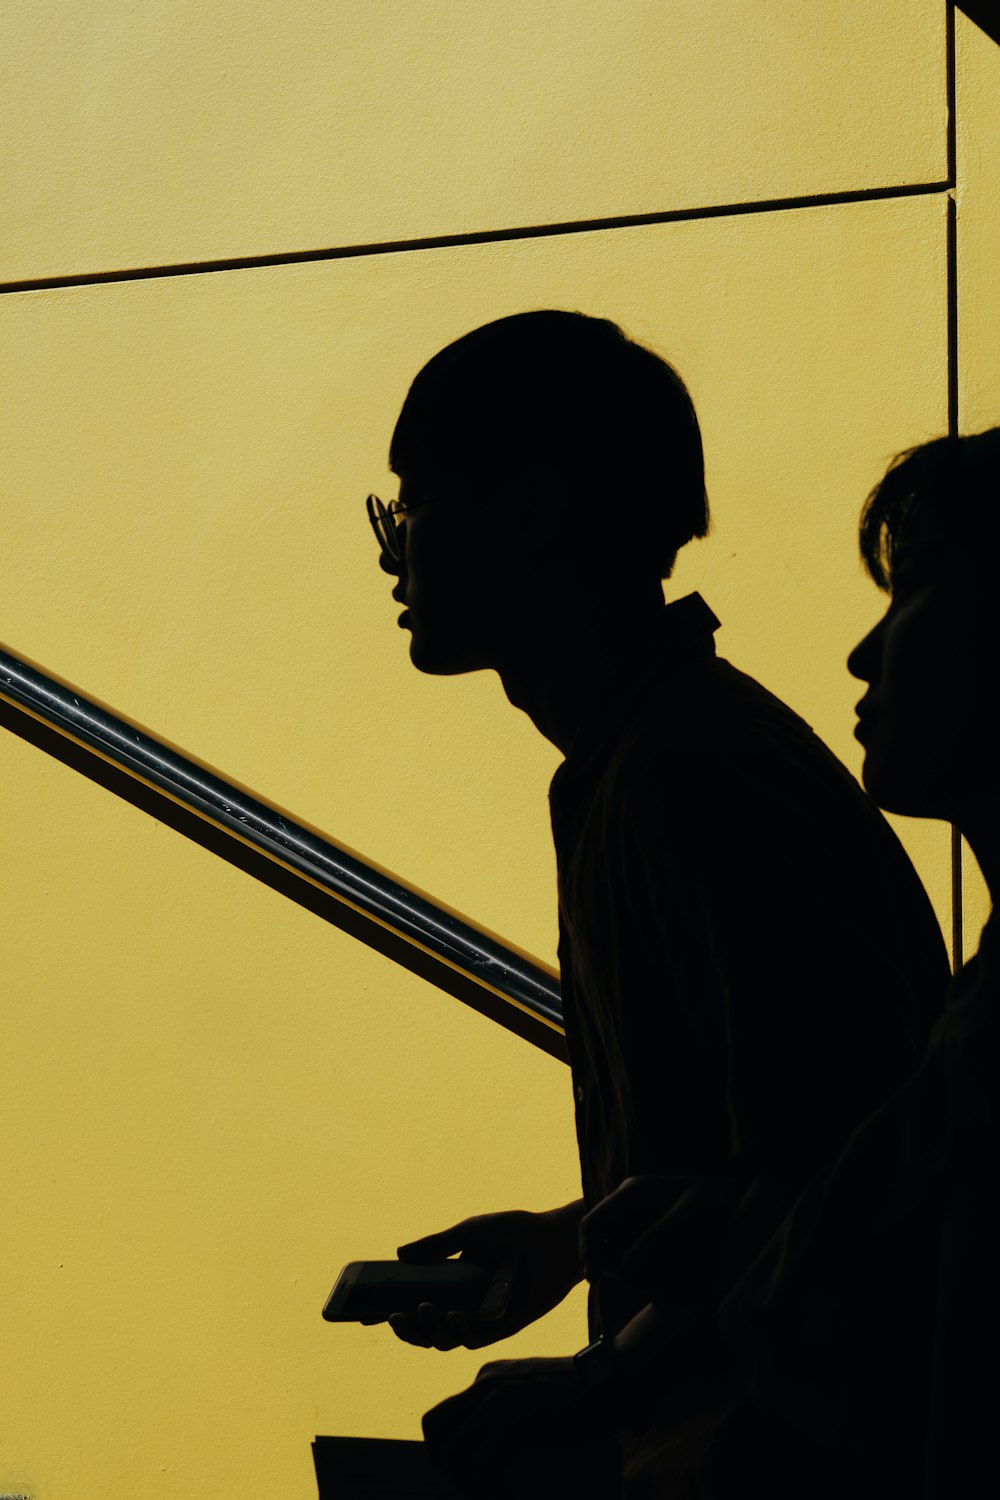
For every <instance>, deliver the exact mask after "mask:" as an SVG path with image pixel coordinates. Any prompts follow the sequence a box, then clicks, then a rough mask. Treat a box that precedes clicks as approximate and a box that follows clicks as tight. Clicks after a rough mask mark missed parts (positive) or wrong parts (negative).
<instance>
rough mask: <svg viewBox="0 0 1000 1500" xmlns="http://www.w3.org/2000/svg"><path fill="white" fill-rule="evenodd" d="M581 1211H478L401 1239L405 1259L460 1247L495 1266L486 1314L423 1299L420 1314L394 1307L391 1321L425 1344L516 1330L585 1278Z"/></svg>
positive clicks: (476, 1342)
mask: <svg viewBox="0 0 1000 1500" xmlns="http://www.w3.org/2000/svg"><path fill="white" fill-rule="evenodd" d="M581 1212H582V1205H581V1204H578V1203H571V1204H568V1205H567V1206H566V1207H565V1208H557V1209H552V1210H551V1211H550V1212H549V1213H543V1214H533V1213H525V1212H520V1211H516V1210H515V1211H513V1212H510V1213H499V1214H481V1215H479V1216H478V1217H477V1218H472V1219H463V1221H462V1222H461V1224H455V1225H454V1226H453V1227H452V1228H451V1229H445V1230H442V1231H441V1233H440V1234H429V1235H427V1236H426V1237H425V1238H424V1239H421V1240H413V1241H412V1242H411V1243H410V1244H408V1245H400V1247H399V1250H398V1251H397V1254H398V1255H399V1258H400V1260H406V1261H412V1262H417V1263H424V1262H427V1261H435V1260H442V1259H447V1258H448V1257H449V1256H451V1255H454V1254H456V1253H459V1254H460V1257H461V1259H463V1260H470V1261H473V1262H474V1263H475V1264H476V1265H480V1266H488V1267H490V1268H491V1269H492V1270H494V1272H495V1276H494V1281H493V1285H492V1286H491V1287H490V1289H489V1290H488V1291H487V1293H486V1297H485V1299H484V1302H483V1312H482V1314H481V1315H477V1314H476V1313H460V1312H454V1311H452V1312H449V1311H447V1310H446V1309H443V1308H440V1307H436V1306H435V1305H434V1304H433V1303H430V1302H424V1303H422V1304H421V1306H420V1307H419V1308H418V1310H417V1311H416V1312H415V1313H393V1314H392V1316H391V1317H390V1319H389V1327H390V1328H391V1329H392V1331H393V1333H395V1334H396V1336H397V1337H398V1338H400V1339H402V1340H403V1341H404V1342H405V1343H407V1344H418V1345H420V1346H421V1347H422V1348H424V1349H455V1348H457V1347H458V1346H459V1345H463V1346H464V1347H465V1348H466V1349H481V1348H482V1347H483V1346H484V1345H485V1344H494V1343H497V1342H498V1341H499V1340H500V1339H505V1338H508V1337H509V1336H510V1335H511V1334H512V1333H517V1331H518V1330H519V1329H521V1328H524V1327H526V1326H527V1324H529V1323H533V1322H534V1321H535V1319H536V1318H540V1317H541V1316H542V1315H543V1313H547V1312H548V1311H549V1310H550V1309H551V1308H553V1307H555V1306H556V1304H557V1303H559V1302H561V1301H562V1299H563V1298H564V1297H565V1296H566V1295H567V1294H568V1293H569V1292H570V1291H571V1290H572V1288H573V1287H574V1286H575V1285H576V1283H577V1282H578V1281H579V1280H580V1278H581V1276H582V1274H583V1272H582V1269H581V1266H580V1258H579V1253H578V1248H577V1244H578V1226H579V1221H580V1214H581ZM505 1282H506V1286H504V1283H505Z"/></svg>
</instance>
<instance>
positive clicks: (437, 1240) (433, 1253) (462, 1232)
mask: <svg viewBox="0 0 1000 1500" xmlns="http://www.w3.org/2000/svg"><path fill="white" fill-rule="evenodd" d="M473 1238H474V1236H473ZM469 1242H470V1236H469V1234H468V1226H467V1223H466V1222H465V1221H464V1220H463V1222H462V1223H461V1224H453V1225H452V1226H451V1228H450V1229H442V1230H440V1231H439V1232H438V1233H437V1234H426V1235H424V1237H423V1238H422V1239H419V1240H410V1241H409V1242H408V1244H405V1245H400V1246H399V1249H398V1250H397V1251H396V1254H397V1255H398V1256H399V1259H400V1260H406V1261H411V1262H413V1263H414V1264H416V1265H424V1264H426V1263H427V1262H428V1261H434V1260H447V1259H448V1257H449V1256H450V1255H455V1254H456V1253H457V1252H458V1251H459V1250H466V1249H468V1246H469Z"/></svg>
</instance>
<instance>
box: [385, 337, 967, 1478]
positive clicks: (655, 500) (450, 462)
mask: <svg viewBox="0 0 1000 1500" xmlns="http://www.w3.org/2000/svg"><path fill="white" fill-rule="evenodd" d="M390 466H391V468H392V470H393V471H394V473H395V474H396V475H397V476H398V480H399V498H398V501H397V502H396V503H394V504H392V505H390V506H388V507H386V506H384V505H382V503H381V502H377V501H375V499H374V497H372V499H371V500H370V502H369V511H370V514H371V516H372V520H373V523H374V524H375V527H376V531H377V533H378V535H379V540H380V543H381V547H382V566H383V568H384V569H385V570H386V571H387V572H389V573H391V574H392V575H394V576H395V578H396V579H397V582H396V585H395V587H394V589H393V597H394V598H395V599H397V600H398V601H399V602H400V603H401V604H403V605H404V606H405V612H404V613H403V615H402V616H401V624H402V625H403V626H404V628H405V629H407V630H408V632H409V635H410V654H411V658H412V661H413V663H414V665H415V666H416V667H417V668H418V669H419V670H420V671H422V672H426V673H431V674H441V675H448V674H454V673H462V672H473V671H486V670H490V671H495V672H497V673H498V674H499V676H500V679H501V681H502V684H503V688H504V691H505V693H506V695H507V697H508V699H509V700H510V702H511V703H512V704H513V705H514V706H515V707H517V708H519V709H521V710H522V711H523V712H525V713H526V714H528V716H529V717H530V718H531V720H532V722H533V723H534V725H535V726H536V728H537V729H538V730H539V732H540V733H541V734H543V735H544V736H545V737H546V738H547V739H548V740H550V741H551V742H552V743H553V744H554V745H555V746H556V747H557V748H558V749H559V750H560V752H561V753H562V755H563V756H564V761H563V763H562V764H561V765H560V767H559V769H558V771H557V772H556V775H555V777H554V780H553V782H552V786H551V792H550V805H551V816H552V830H553V837H554V840H555V848H556V855H557V863H558V887H559V888H558V902H559V929H560V943H559V961H560V971H561V982H562V994H563V1008H564V1016H565V1027H566V1037H567V1044H568V1049H569V1055H570V1061H571V1066H572V1089H573V1099H574V1105H575V1110H576V1124H577V1135H578V1141H579V1151H580V1167H581V1178H582V1192H581V1196H580V1198H579V1199H577V1200H576V1201H574V1202H572V1203H569V1204H566V1205H563V1206H559V1207H555V1208H553V1209H551V1210H550V1211H548V1212H546V1213H529V1212H523V1211H510V1212H488V1213H485V1214H481V1215H479V1216H477V1217H474V1218H470V1219H467V1220H465V1221H464V1222H462V1223H460V1224H457V1225H455V1226H453V1227H451V1228H448V1229H445V1230H443V1231H440V1232H435V1233H431V1234H428V1235H426V1236H424V1237H423V1238H421V1239H418V1240H414V1241H411V1242H410V1243H409V1244H407V1245H404V1246H402V1247H401V1248H400V1251H399V1254H400V1256H401V1258H403V1259H407V1260H433V1259H440V1258H443V1257H446V1256H451V1255H453V1254H462V1255H464V1256H466V1257H468V1258H469V1259H471V1260H474V1261H476V1262H479V1263H481V1264H485V1265H490V1266H498V1267H499V1266H501V1265H505V1264H507V1263H509V1262H510V1261H512V1260H513V1261H514V1262H515V1264H516V1274H515V1277H514V1283H513V1288H512V1292H511V1295H510V1299H509V1302H508V1304H507V1307H506V1311H505V1312H504V1314H503V1315H502V1316H501V1317H500V1318H498V1319H494V1320H491V1321H486V1320H480V1321H477V1320H476V1319H475V1318H470V1317H468V1316H465V1315H461V1314H458V1313H453V1312H452V1313H449V1312H448V1311H447V1310H446V1309H441V1308H436V1307H433V1306H431V1305H424V1306H423V1307H422V1308H421V1309H420V1311H419V1312H418V1313H416V1314H411V1315H402V1314H400V1315H395V1316H393V1318H392V1319H391V1320H390V1321H391V1324H392V1327H393V1329H394V1331H395V1332H396V1334H397V1335H398V1336H399V1337H400V1338H402V1339H404V1340H406V1341H407V1342H409V1343H412V1344H419V1345H425V1346H428V1347H434V1348H437V1349H450V1348H454V1347H456V1346H458V1345H464V1346H466V1347H470V1348H478V1347H482V1346H485V1345H487V1344H492V1343H495V1342H497V1341H499V1340H501V1339H503V1338H506V1337H507V1336H508V1335H509V1334H511V1333H514V1332H515V1331H517V1330H518V1329H520V1328H522V1327H524V1326H525V1325H526V1324H528V1323H530V1322H532V1321H534V1320H535V1319H537V1318H539V1317H541V1316H542V1315H543V1314H544V1313H546V1312H548V1311H549V1309H550V1308H552V1307H554V1306H555V1305H556V1304H557V1303H558V1302H560V1301H561V1300H562V1299H563V1298H564V1297H565V1296H566V1295H567V1293H568V1292H569V1291H570V1290H571V1288H572V1287H573V1286H575V1285H576V1284H577V1283H578V1282H579V1281H580V1280H581V1279H582V1277H583V1276H584V1275H585V1273H586V1274H588V1275H589V1277H590V1280H591V1298H590V1335H591V1343H590V1344H589V1345H588V1347H587V1348H586V1349H585V1350H582V1351H581V1352H580V1354H579V1355H577V1356H576V1358H575V1359H574V1358H571V1357H567V1358H554V1359H551V1360H508V1361H499V1362H495V1363H493V1364H491V1365H489V1366H487V1367H486V1369H485V1370H484V1372H481V1375H480V1378H479V1379H477V1381H476V1383H475V1384H474V1385H473V1386H472V1387H471V1388H470V1389H469V1390H468V1391H465V1392H463V1393H461V1394H460V1395H458V1396H456V1397H453V1398H450V1400H449V1401H447V1402H445V1403H443V1404H442V1405H441V1406H440V1407H438V1408H436V1409H435V1410H434V1411H432V1412H430V1413H428V1415H427V1417H426V1418H425V1434H426V1436H427V1439H428V1441H429V1443H431V1445H432V1447H433V1450H434V1452H435V1453H436V1455H437V1456H438V1457H439V1459H440V1460H441V1461H442V1462H443V1463H444V1464H446V1465H447V1466H448V1467H450V1468H451V1469H452V1470H453V1471H454V1472H456V1473H459V1474H463V1473H464V1474H467V1475H474V1476H479V1478H480V1479H481V1478H482V1476H483V1475H485V1474H487V1473H489V1474H490V1475H492V1476H494V1478H495V1476H496V1475H498V1474H500V1473H502V1471H503V1465H504V1464H505V1463H506V1462H507V1461H508V1460H509V1459H510V1458H511V1457H512V1455H517V1454H520V1455H522V1456H523V1455H525V1454H527V1455H530V1454H532V1453H537V1454H540V1453H542V1452H544V1451H548V1452H549V1454H550V1455H551V1454H552V1453H555V1454H556V1455H557V1456H558V1455H559V1454H560V1453H561V1454H562V1455H563V1456H564V1457H565V1461H566V1463H567V1465H569V1464H570V1463H571V1462H572V1461H573V1459H574V1455H576V1459H577V1460H578V1459H579V1455H580V1454H581V1453H584V1452H589V1453H591V1454H593V1453H594V1452H595V1451H596V1450H595V1446H594V1445H595V1444H598V1445H599V1444H603V1445H604V1446H603V1449H602V1450H601V1451H602V1452H603V1454H604V1455H605V1457H606V1456H607V1455H608V1454H614V1453H616V1452H617V1447H616V1445H617V1443H618V1442H619V1441H621V1440H622V1435H623V1434H624V1435H625V1437H624V1444H625V1450H626V1466H627V1464H628V1461H629V1460H628V1453H629V1451H630V1444H633V1445H634V1443H635V1442H636V1441H639V1439H637V1438H636V1436H635V1435H636V1434H639V1435H640V1437H641V1433H642V1429H643V1427H644V1425H648V1424H649V1423H650V1422H652V1421H653V1420H654V1413H655V1373H654V1372H653V1370H652V1367H651V1366H650V1365H649V1362H648V1357H647V1358H646V1360H645V1362H644V1355H643V1350H644V1349H648V1348H650V1347H653V1345H655V1339H652V1342H651V1330H652V1329H653V1328H654V1326H655V1323H656V1319H657V1308H658V1307H663V1306H669V1308H670V1309H671V1313H672V1315H675V1314H676V1313H677V1311H678V1310H683V1309H684V1308H685V1307H687V1308H689V1309H690V1310H691V1312H692V1317H694V1316H695V1314H696V1313H697V1312H698V1311H699V1310H700V1309H702V1308H704V1307H705V1306H707V1305H708V1304H709V1303H710V1301H711V1299H712V1296H713V1289H714V1288H715V1287H716V1286H717V1285H718V1284H719V1283H720V1281H721V1282H723V1283H729V1282H732V1281H733V1280H735V1278H736V1277H737V1275H738V1274H739V1273H740V1271H741V1270H742V1269H743V1268H744V1267H745V1266H747V1265H748V1264H749V1263H750V1261H751V1260H752V1259H753V1257H754V1256H755V1255H756V1253H757V1252H758V1251H759V1250H760V1248H761V1246H762V1245H763V1244H764V1243H765V1242H766V1241H767V1240H768V1238H769V1237H770V1235H771V1234H772V1233H773V1232H774V1230H775V1228H776V1227H777V1225H778V1224H779V1223H780V1221H781V1220H782V1218H783V1217H784V1215H785V1213H786V1212H787V1210H788V1208H789V1206H790V1205H791V1203H792V1202H793V1200H794V1199H795V1198H796V1196H797V1195H798V1193H799V1192H800V1191H801V1189H802V1186H803V1184H804V1183H805V1181H806V1180H807V1179H808V1178H809V1177H810V1176H811V1175H812V1174H813V1173H814V1172H815V1171H816V1170H817V1168H818V1167H820V1166H822V1165H823V1164H824V1163H826V1162H827V1161H829V1160H830V1159H831V1157H832V1156H833V1155H834V1153H835V1152H836V1150H837V1149H838V1147H839V1145H840V1143H841V1142H842V1141H843V1140H844V1139H845V1138H846V1137H847V1136H848V1134H849V1133H850V1131H851V1130H852V1129H853V1128H854V1127H855V1126H856V1125H857V1124H858V1123H859V1121H861V1120H862V1119H863V1118H864V1117H865V1116H866V1115H867V1114H869V1112H870V1111H871V1110H872V1109H873V1108H874V1107H875V1106H876V1105H878V1104H879V1103H880V1101H881V1100H882V1099H884V1098H885V1097H886V1095H887V1094H888V1093H889V1092H890V1091H891V1090H892V1089H893V1088H894V1087H895V1086H896V1085H897V1084H899V1083H900V1082H901V1081H902V1080H903V1078H904V1077H905V1076H906V1075H907V1074H908V1073H909V1072H910V1071H911V1070H912V1069H913V1067H914V1066H915V1064H916V1062H917V1060H918V1058H919V1057H920V1055H921V1053H922V1051H923V1048H924V1046H925V1043H926V1040H927V1036H928V1033H929V1030H930V1027H931V1025H932V1024H933V1022H934V1020H935V1018H936V1016H937V1014H938V1011H939V1008H940V1000H941V996H942V994H943V991H944V988H945V984H946V982H947V964H946V957H945V952H944V947H943V944H942V941H941V936H940V933H939V931H938V928H937V924H936V921H935V919H934V916H933V914H932V911H931V908H930V905H929V903H928V901H927V898H926V896H925V894H924V892H923V889H922V888H921V886H920V884H919V882H918V880H917V878H916V876H915V874H914V872H913V870H912V867H911V866H910V864H909V861H908V859H907V857H906V855H905V854H904V852H903V850H902V848H901V846H900V844H899V843H898V841H897V839H896V837H895V835H894V834H893V833H892V831H891V830H890V828H889V826H888V824H887V823H886V822H885V820H884V819H883V817H882V815H881V814H880V813H879V812H878V811H877V809H876V808H875V807H874V805H873V804H872V803H871V802H870V801H869V800H868V798H867V797H866V796H865V794H864V793H863V792H862V790H861V789H860V787H859V786H858V785H857V783H856V782H855V781H854V779H853V778H852V777H851V776H850V775H849V773H848V772H847V771H846V770H845V769H844V767H843V766H842V765H841V764H840V763H839V762H838V761H837V760H836V758H835V757H834V756H833V755H832V753H831V752H830V751H829V750H828V749H827V748H826V747H825V746H824V745H823V744H822V743H821V741H820V740H819V739H818V738H817V737H816V735H815V734H814V733H813V732H812V730H811V729H810V728H809V727H808V725H806V724H805V723H804V722H803V721H802V720H801V719H800V718H798V717H797V716H796V715H795V714H794V713H793V712H792V711H791V710H790V709H789V708H788V707H786V706H785V705H784V704H783V703H782V702H780V701H779V700H778V699H777V698H775V697H774V696H773V695H772V694H771V693H769V692H768V691H767V690H766V689H765V688H764V687H762V686H761V685H760V684H759V683H757V682H756V681H754V680H753V679H752V678H751V677H748V676H747V675H746V674H744V673H742V672H740V671H739V670H737V669H736V668H735V667H734V666H731V665H730V664H729V663H728V662H726V661H724V660H722V659H720V658H719V657H718V656H717V654H716V651H715V642H714V636H715V632H716V630H717V628H718V623H719V622H718V620H717V619H716V617H715V615H714V614H713V613H712V611H711V609H710V608H709V606H708V605H707V604H706V603H705V602H704V601H703V600H702V599H701V598H700V597H699V596H697V595H690V596H688V597H686V598H682V599H678V600H674V601H672V602H670V603H665V602H664V592H663V587H662V580H664V579H669V577H670V575H671V572H672V570H673V566H674V562H675V558H676V555H677V552H678V550H679V549H680V548H681V547H683V546H684V545H685V544H686V543H688V542H689V541H691V540H692V539H694V538H697V537H702V536H704V535H705V534H706V532H707V530H708V524H709V516H708V506H707V500H706V494H705V482H704V467H703V457H702V444H701V437H700V433H699V428H698V423H697V419H696V416H695V411H694V407H693V405H692V402H691V399H690V397H689V395H688V392H687V390H686V389H685V386H684V384H683V382H682V381H681V379H680V377H679V376H678V375H677V373H676V372H675V371H674V370H673V369H672V368H671V367H670V366H669V365H668V364H667V363H666V362H665V361H664V360H663V359H661V358H660V357H659V356H658V355H656V354H655V353H653V352H651V351H650V350H648V349H646V348H643V347H642V346H640V345H638V344H636V343H634V342H633V341H631V340H630V339H629V338H627V337H626V335H625V334H624V333H623V332H622V331H621V329H619V328H618V327H617V326H616V325H615V324H613V323H611V322H608V321H605V320H602V319H597V318H590V317H585V316H583V315H581V314H577V313H571V312H562V311H540V312H531V313H524V314H520V315H517V316H514V317H509V318H503V319H501V320H499V321H498V322H495V323H490V324H487V325H486V326H485V327H482V328H478V329H476V330H475V331H473V332H472V333H470V334H468V335H466V336H465V337H464V338H461V339H459V340H458V341H457V342H456V343H453V344H451V345H450V346H449V347H448V348H446V349H444V350H442V351H441V352H440V353H439V354H437V355H436V356H435V357H434V358H433V359H432V360H431V361H430V362H429V363H428V364H427V365H426V366H425V368H424V369H423V370H422V371H421V372H420V373H419V374H418V375H417V377H416V379H415V380H414V382H413V385H412V387H411V389H410V391H409V394H408V396H407V398H406V401H405V404H404V406H403V409H402V412H401V414H400V416H399V420H398V422H397V424H396V429H395V432H394V434H393V437H392V444H391V449H390ZM746 587H747V588H748V589H749V590H752V589H753V587H754V579H753V578H752V577H748V578H747V580H746ZM761 607H762V608H763V607H766V606H765V605H764V604H763V602H762V606H761ZM787 628H788V630H789V631H790V632H791V631H794V632H802V633H803V634H805V633H806V629H807V626H806V622H802V621H798V620H789V621H788V622H787ZM469 733H470V735H474V734H475V728H474V726H471V725H470V727H469ZM568 1102H569V1101H568V1100H567V1103H568ZM540 1147H541V1149H544V1145H543V1143H540ZM637 1179H638V1180H637ZM653 1179H655V1180H653ZM664 1179H668V1180H667V1181H664ZM623 1185H626V1186H624V1187H623ZM616 1190H619V1197H618V1203H617V1209H616V1211H615V1212H614V1213H611V1214H608V1213H607V1211H605V1213H604V1215H603V1216H602V1220H601V1222H602V1224H603V1225H604V1229H603V1230H602V1234H601V1236H599V1237H597V1238H595V1237H594V1236H593V1235H591V1236H590V1238H589V1239H588V1237H587V1235H586V1232H585V1233H584V1236H583V1243H584V1244H585V1245H586V1246H587V1264H586V1265H585V1264H584V1258H583V1255H582V1252H581V1223H582V1221H583V1220H584V1217H585V1215H586V1214H587V1213H588V1211H590V1210H593V1209H595V1208H596V1206H597V1205H598V1204H601V1203H602V1201H604V1200H607V1199H608V1198H609V1195H612V1194H615V1193H616ZM485 1192H486V1189H485V1188H484V1193H485ZM470 1206H471V1207H474V1208H478V1207H480V1205H478V1204H475V1205H470ZM482 1206H483V1207H488V1206H489V1205H488V1204H484V1205H482ZM669 1210H674V1211H675V1213H676V1215H677V1216H678V1218H679V1217H683V1218H684V1221H685V1224H686V1226H687V1229H686V1233H685V1234H684V1235H683V1236H681V1235H675V1237H674V1247H675V1248H674V1254H673V1259H672V1260H670V1261H669V1262H668V1263H666V1264H665V1263H664V1261H663V1257H662V1256H660V1255H657V1256H654V1257H649V1258H647V1260H646V1262H645V1263H644V1261H643V1256H642V1254H641V1243H642V1239H641V1237H642V1233H643V1230H644V1228H645V1227H646V1226H647V1225H652V1224H654V1223H655V1222H656V1221H657V1220H661V1219H662V1217H663V1215H664V1214H665V1213H666V1212H668V1211H669ZM637 1246H638V1249H636V1247H637ZM626 1251H628V1253H626ZM709 1373H710V1372H709ZM630 1435H631V1436H630ZM590 1472H591V1474H592V1475H594V1474H598V1473H600V1474H601V1475H602V1476H604V1477H602V1478H601V1480H600V1486H603V1490H604V1492H606V1493H616V1492H617V1489H618V1480H617V1478H616V1477H615V1462H614V1461H612V1460H609V1461H608V1463H607V1464H606V1465H604V1466H603V1467H602V1466H601V1465H595V1466H593V1467H592V1468H591V1470H590ZM596 1483H597V1481H595V1484H596Z"/></svg>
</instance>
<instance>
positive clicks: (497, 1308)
mask: <svg viewBox="0 0 1000 1500" xmlns="http://www.w3.org/2000/svg"><path fill="white" fill-rule="evenodd" d="M518 1266H519V1262H518V1261H517V1260H516V1259H515V1258H513V1257H511V1258H509V1259H507V1260H503V1261H501V1262H500V1264H499V1265H498V1266H497V1268H496V1270H495V1271H494V1273H493V1279H492V1281H491V1282H490V1284H489V1286H488V1287H487V1288H486V1295H485V1296H484V1297H483V1300H482V1302H481V1303H480V1304H479V1307H478V1308H477V1309H476V1311H475V1312H474V1313H470V1314H469V1322H470V1323H472V1322H474V1323H493V1322H496V1320H497V1319H498V1318H502V1317H503V1315H504V1313H505V1312H506V1311H507V1308H508V1306H509V1305H510V1298H511V1293H512V1291H513V1289H514V1282H515V1280H516V1279H517V1273H518Z"/></svg>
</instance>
